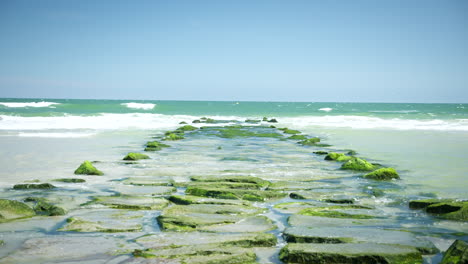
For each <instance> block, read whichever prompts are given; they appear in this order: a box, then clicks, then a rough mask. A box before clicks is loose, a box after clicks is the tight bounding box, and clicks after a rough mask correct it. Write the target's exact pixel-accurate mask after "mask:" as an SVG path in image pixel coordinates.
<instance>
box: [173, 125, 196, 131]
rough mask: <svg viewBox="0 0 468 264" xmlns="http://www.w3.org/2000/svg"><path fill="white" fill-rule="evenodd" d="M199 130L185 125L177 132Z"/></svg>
mask: <svg viewBox="0 0 468 264" xmlns="http://www.w3.org/2000/svg"><path fill="white" fill-rule="evenodd" d="M197 129H198V128H196V127H194V126H191V125H185V126H181V127H179V128H177V129H176V130H177V131H183V132H185V131H195V130H197Z"/></svg>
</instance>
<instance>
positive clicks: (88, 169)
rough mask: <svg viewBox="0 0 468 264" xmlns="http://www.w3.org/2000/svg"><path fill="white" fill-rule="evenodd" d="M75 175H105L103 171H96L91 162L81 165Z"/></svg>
mask: <svg viewBox="0 0 468 264" xmlns="http://www.w3.org/2000/svg"><path fill="white" fill-rule="evenodd" d="M75 174H85V175H104V173H102V171H100V170H98V169H96V168H95V167H94V166H93V164H91V162H89V161H87V160H86V161H85V162H83V163H81V165H80V167H78V169H76V170H75Z"/></svg>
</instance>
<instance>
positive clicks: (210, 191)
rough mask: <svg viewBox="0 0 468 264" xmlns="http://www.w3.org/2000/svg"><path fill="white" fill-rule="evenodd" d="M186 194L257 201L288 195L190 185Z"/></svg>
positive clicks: (274, 192)
mask: <svg viewBox="0 0 468 264" xmlns="http://www.w3.org/2000/svg"><path fill="white" fill-rule="evenodd" d="M185 193H186V194H190V195H195V196H203V197H212V198H219V199H239V200H242V199H245V200H255V201H265V200H269V199H279V198H283V197H284V196H286V194H285V193H281V192H276V191H259V190H244V189H217V188H208V187H206V188H200V187H191V186H189V187H188V188H187V189H186V191H185Z"/></svg>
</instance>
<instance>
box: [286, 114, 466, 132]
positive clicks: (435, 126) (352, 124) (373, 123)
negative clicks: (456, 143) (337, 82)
mask: <svg viewBox="0 0 468 264" xmlns="http://www.w3.org/2000/svg"><path fill="white" fill-rule="evenodd" d="M280 121H281V122H282V123H285V124H286V125H288V126H291V127H295V128H304V127H330V128H354V129H391V130H437V131H468V119H451V120H442V119H428V120H422V119H419V120H417V119H401V118H392V119H383V118H378V117H367V116H344V115H341V116H304V117H290V118H281V119H280Z"/></svg>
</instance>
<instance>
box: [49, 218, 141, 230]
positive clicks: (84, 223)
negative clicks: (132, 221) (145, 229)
mask: <svg viewBox="0 0 468 264" xmlns="http://www.w3.org/2000/svg"><path fill="white" fill-rule="evenodd" d="M106 224H107V223H104V222H101V221H96V222H93V221H88V220H85V219H82V218H80V217H70V218H68V219H67V223H66V225H65V226H64V227H62V228H60V229H58V231H73V232H84V233H88V232H103V233H119V232H137V231H141V230H142V226H141V225H139V224H137V225H133V226H119V227H115V226H106Z"/></svg>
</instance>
